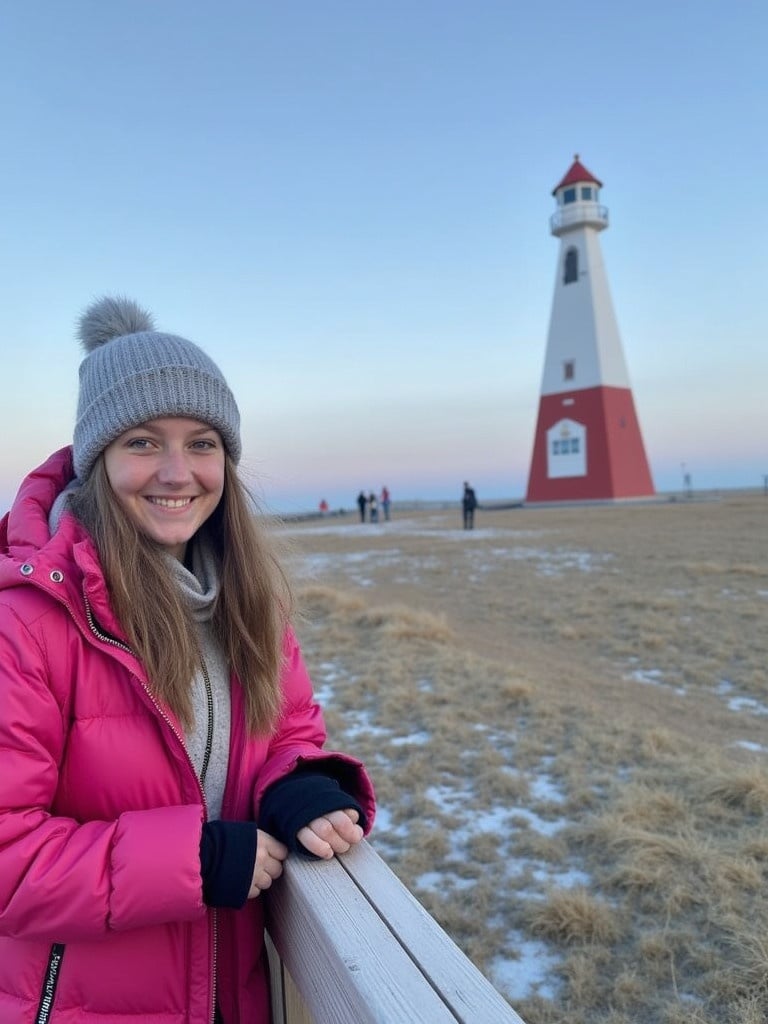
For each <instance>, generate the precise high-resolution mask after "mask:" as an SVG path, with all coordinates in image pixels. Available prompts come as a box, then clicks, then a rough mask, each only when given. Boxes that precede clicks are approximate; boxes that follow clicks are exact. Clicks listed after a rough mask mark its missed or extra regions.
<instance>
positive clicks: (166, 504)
mask: <svg viewBox="0 0 768 1024" xmlns="http://www.w3.org/2000/svg"><path fill="white" fill-rule="evenodd" d="M147 501H148V502H149V503H150V505H159V506H160V508H185V507H186V506H187V505H191V504H192V501H193V499H192V498H147Z"/></svg>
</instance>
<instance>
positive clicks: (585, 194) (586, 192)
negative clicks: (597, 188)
mask: <svg viewBox="0 0 768 1024" xmlns="http://www.w3.org/2000/svg"><path fill="white" fill-rule="evenodd" d="M581 198H582V199H591V198H592V189H591V188H590V186H589V185H585V186H584V187H583V188H582V190H581Z"/></svg>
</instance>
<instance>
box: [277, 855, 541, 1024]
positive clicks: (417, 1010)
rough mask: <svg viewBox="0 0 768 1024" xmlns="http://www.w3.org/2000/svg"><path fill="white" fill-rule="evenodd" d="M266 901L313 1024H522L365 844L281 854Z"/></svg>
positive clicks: (279, 948)
mask: <svg viewBox="0 0 768 1024" xmlns="http://www.w3.org/2000/svg"><path fill="white" fill-rule="evenodd" d="M267 903H268V909H269V922H270V923H269V930H270V934H271V936H272V940H273V942H274V945H275V948H276V949H277V952H278V953H279V955H280V957H281V959H282V961H283V963H284V966H285V967H286V968H287V970H288V972H289V973H290V975H291V976H292V978H293V981H294V982H295V984H296V986H297V987H298V989H299V991H300V992H301V995H302V998H303V1000H304V1002H305V1003H306V1005H307V1007H308V1008H309V1010H310V1012H311V1016H312V1020H313V1021H314V1024H407V1022H414V1024H417V1022H418V1024H443V1022H445V1024H448V1022H454V1024H455V1022H456V1021H459V1022H462V1024H491V1022H492V1024H523V1022H522V1021H521V1019H520V1018H519V1017H518V1016H517V1014H515V1013H514V1011H513V1010H512V1009H511V1007H510V1006H509V1004H508V1003H507V1002H506V1001H505V1000H504V999H503V998H502V997H501V996H500V995H499V993H497V992H496V990H495V989H494V988H493V986H492V985H491V984H490V982H488V981H487V980H486V979H485V978H484V977H483V976H482V974H480V972H479V971H478V970H477V969H476V968H475V967H474V965H473V964H472V963H471V962H470V961H469V960H468V959H467V957H465V956H464V954H463V953H462V952H461V950H460V949H459V948H458V947H457V946H456V944H455V943H454V942H453V941H452V940H451V939H450V938H449V937H448V936H447V935H446V934H445V932H443V930H442V929H441V928H440V927H439V925H438V924H437V922H435V921H434V920H433V919H432V918H431V917H430V916H429V914H427V913H426V911H425V910H424V909H423V908H422V907H421V906H420V904H419V903H418V902H417V901H416V900H415V899H414V898H413V896H412V895H411V894H410V893H409V892H408V890H407V889H406V888H405V887H404V886H403V885H402V883H401V882H400V881H399V880H398V879H397V878H396V877H395V876H394V874H393V873H392V872H391V871H390V869H389V868H388V867H387V865H386V864H385V863H384V861H383V860H382V859H381V858H380V857H379V856H378V855H377V854H376V853H374V851H373V849H372V848H371V847H370V846H369V845H368V844H367V843H365V842H364V843H361V844H360V845H359V846H358V847H355V849H354V850H352V851H350V852H349V853H348V854H346V855H345V856H344V857H341V858H337V859H334V860H333V861H330V862H316V861H304V860H301V859H300V858H289V860H288V861H287V862H286V867H285V872H284V875H283V877H282V878H281V879H280V880H279V881H278V882H276V883H275V885H274V886H273V887H272V888H271V890H270V891H269V894H268V899H267ZM401 932H402V934H401ZM286 1024H293V1022H292V1021H291V1020H290V1019H289V1018H286Z"/></svg>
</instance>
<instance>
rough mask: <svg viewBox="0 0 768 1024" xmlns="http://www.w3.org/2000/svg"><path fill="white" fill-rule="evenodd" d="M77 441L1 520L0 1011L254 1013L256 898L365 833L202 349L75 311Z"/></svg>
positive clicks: (208, 1016) (93, 312) (365, 792)
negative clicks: (80, 350)
mask: <svg viewBox="0 0 768 1024" xmlns="http://www.w3.org/2000/svg"><path fill="white" fill-rule="evenodd" d="M79 333H80V338H81V341H82V343H83V346H84V348H85V350H86V356H85V358H84V359H83V361H82V363H81V366H80V390H79V400H78V410H77V421H76V424H75V429H74V438H73V444H72V445H71V446H69V447H67V448H63V449H61V450H60V451H58V452H56V453H55V454H54V455H52V456H51V457H50V459H48V461H47V462H46V463H45V464H44V465H42V466H41V467H39V468H38V469H36V470H35V471H34V472H32V473H31V474H30V475H29V476H28V477H27V479H26V480H25V481H24V482H23V483H22V485H21V488H20V490H19V493H18V496H17V498H16V501H15V502H14V504H13V507H12V508H11V510H10V512H9V513H8V514H7V515H6V516H5V517H4V518H3V519H2V521H0V707H1V708H2V714H0V1020H1V1021H8V1022H10V1021H14V1022H18V1024H81V1022H84V1021H93V1022H94V1024H97V1022H101V1021H106V1020H109V1022H110V1024H136V1022H137V1021H141V1020H153V1021H158V1022H159V1021H163V1024H211V1021H216V1022H220V1024H265V1022H268V1021H269V1019H270V1011H269V985H268V973H267V965H266V954H265V950H264V913H263V899H262V898H261V897H262V894H263V893H264V891H265V890H267V889H268V888H269V887H270V886H271V884H272V882H273V881H274V880H275V879H276V878H277V877H278V876H279V875H280V873H281V871H282V867H283V863H284V861H285V858H286V857H287V856H288V855H289V854H290V853H291V852H293V853H295V854H298V855H303V856H308V857H316V858H326V859H327V858H332V857H334V856H335V855H337V854H341V853H344V852H346V851H347V850H349V849H350V847H351V846H353V845H354V844H356V843H358V842H359V841H360V840H361V838H362V837H363V835H364V834H367V833H368V832H369V831H370V829H371V826H372V824H373V818H374V813H375V805H374V794H373V788H372V785H371V782H370V780H369V778H368V775H367V773H366V771H365V769H364V767H363V765H362V764H361V763H360V762H359V761H358V760H356V759H355V758H353V757H351V756H349V755H347V754H344V753H340V752H334V751H329V750H327V749H325V746H324V744H325V740H326V733H325V727H324V724H323V716H322V712H321V709H320V707H319V706H318V704H317V703H316V701H315V699H314V697H313V693H312V686H311V683H310V679H309V676H308V674H307V670H306V668H305V666H304V663H303V660H302V656H301V652H300V650H299V647H298V644H297V642H296V639H295V636H294V634H293V631H292V629H291V625H290V595H289V592H288V588H287V585H286V584H285V581H284V578H283V576H282V574H281V572H280V570H279V568H277V566H276V563H275V561H274V558H273V556H272V554H271V551H270V548H269V544H268V540H267V538H266V537H265V536H264V534H263V532H262V528H261V527H260V525H259V523H258V521H257V520H256V519H255V518H254V515H253V507H252V504H251V502H250V499H249V496H248V494H247V492H246V491H245V489H244V487H243V485H242V484H241V482H240V480H239V477H238V474H237V469H236V467H237V463H238V461H239V458H240V453H241V440H240V418H239V412H238V408H237V404H236V402H235V399H234V396H233V395H232V392H231V391H230V389H229V386H228V385H227V382H226V380H225V379H224V377H223V376H222V374H221V371H220V370H219V368H218V367H217V366H216V364H215V363H214V362H213V361H212V360H211V359H210V358H209V357H208V356H207V355H206V354H205V353H204V352H203V351H202V350H201V349H200V348H198V347H197V346H196V345H194V344H193V343H192V342H190V341H188V340H186V339H184V338H180V337H178V336H176V335H172V334H166V333H162V332H159V331H157V330H155V327H154V324H153V321H152V318H151V317H150V316H149V314H147V313H146V312H145V311H144V310H142V309H141V308H140V307H139V306H137V305H136V304H135V303H133V302H131V301H129V300H125V299H111V298H106V299H101V300H99V301H98V302H96V303H94V304H93V305H92V306H91V307H90V308H89V309H88V310H87V311H86V312H85V313H84V314H83V316H82V318H81V321H80V332H79Z"/></svg>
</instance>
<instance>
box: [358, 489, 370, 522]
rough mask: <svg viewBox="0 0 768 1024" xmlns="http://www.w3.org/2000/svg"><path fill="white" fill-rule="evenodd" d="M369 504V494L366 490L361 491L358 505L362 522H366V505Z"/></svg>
mask: <svg viewBox="0 0 768 1024" xmlns="http://www.w3.org/2000/svg"><path fill="white" fill-rule="evenodd" d="M367 504H368V495H367V494H366V493H365V491H360V493H359V494H358V496H357V507H358V508H359V509H360V522H361V523H364V522H365V506H366V505H367Z"/></svg>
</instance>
